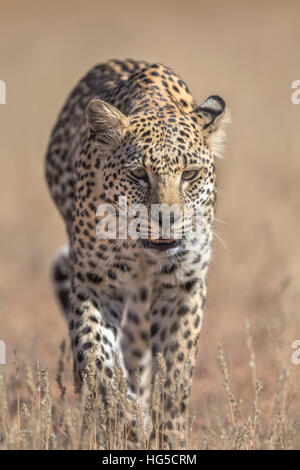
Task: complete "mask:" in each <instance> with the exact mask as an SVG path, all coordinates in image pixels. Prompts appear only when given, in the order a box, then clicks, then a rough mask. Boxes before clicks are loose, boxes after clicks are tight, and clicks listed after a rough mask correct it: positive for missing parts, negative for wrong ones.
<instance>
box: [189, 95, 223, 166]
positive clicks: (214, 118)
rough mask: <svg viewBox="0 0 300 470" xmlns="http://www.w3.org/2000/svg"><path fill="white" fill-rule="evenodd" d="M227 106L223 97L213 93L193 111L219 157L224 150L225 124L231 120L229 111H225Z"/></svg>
mask: <svg viewBox="0 0 300 470" xmlns="http://www.w3.org/2000/svg"><path fill="white" fill-rule="evenodd" d="M225 108H226V104H225V101H224V100H223V98H221V97H220V96H217V95H212V96H209V97H208V98H207V99H206V100H205V101H204V103H202V104H200V106H198V107H197V108H196V109H195V110H194V111H193V113H196V115H197V118H198V121H199V124H200V126H201V127H202V130H203V133H204V134H206V135H207V140H208V143H209V144H210V147H211V149H212V150H213V152H214V153H215V155H216V156H218V157H220V156H221V155H222V152H223V144H224V141H225V125H226V124H227V123H228V122H229V121H230V114H229V111H225Z"/></svg>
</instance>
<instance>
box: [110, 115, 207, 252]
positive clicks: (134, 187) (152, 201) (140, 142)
mask: <svg viewBox="0 0 300 470" xmlns="http://www.w3.org/2000/svg"><path fill="white" fill-rule="evenodd" d="M124 119H126V121H125V122H124V123H123V125H124V130H123V132H122V135H120V136H119V138H118V139H116V140H115V141H114V145H111V146H108V147H106V151H104V152H103V147H102V157H101V158H102V164H101V172H102V181H103V189H104V192H105V197H106V200H109V201H111V202H112V203H113V204H114V205H115V207H116V210H117V213H118V214H119V211H121V212H122V210H123V211H126V217H128V222H129V223H130V222H131V221H132V220H133V219H135V220H136V221H137V219H139V221H140V224H139V225H138V224H137V223H136V224H135V223H133V224H131V232H132V231H133V232H132V233H135V234H136V232H137V231H138V233H139V235H138V236H139V238H141V239H142V243H143V245H144V247H145V248H146V249H147V250H155V251H158V252H160V253H161V252H162V251H163V252H166V251H169V250H170V249H173V248H176V250H177V251H178V249H180V248H184V249H186V248H187V244H188V242H191V243H192V244H197V245H199V244H201V240H202V239H203V237H204V238H205V236H206V233H207V231H209V230H210V228H211V224H212V221H213V210H214V202H215V183H216V174H215V165H214V159H215V156H214V151H213V148H211V146H210V143H209V133H207V132H203V128H201V126H200V125H199V117H198V116H197V115H196V113H190V114H185V115H184V114H182V113H179V112H176V111H174V110H173V109H167V110H164V111H161V112H160V113H157V114H154V113H153V114H146V115H144V114H139V115H134V116H133V117H131V118H130V119H128V120H127V118H125V116H124ZM125 198H126V200H125ZM125 204H126V205H125ZM196 225H197V226H196ZM193 230H194V232H193ZM195 230H196V232H195ZM129 232H130V227H129V230H128V236H129V237H131V236H132V233H129ZM195 233H196V234H198V236H195ZM134 236H136V235H134ZM172 253H173V252H172V251H170V254H172Z"/></svg>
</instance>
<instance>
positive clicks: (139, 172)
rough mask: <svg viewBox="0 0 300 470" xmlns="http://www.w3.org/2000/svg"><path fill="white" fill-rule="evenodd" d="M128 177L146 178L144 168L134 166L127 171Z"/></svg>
mask: <svg viewBox="0 0 300 470" xmlns="http://www.w3.org/2000/svg"><path fill="white" fill-rule="evenodd" d="M129 177H131V178H133V179H135V180H146V179H147V173H146V170H144V168H135V169H134V170H131V171H130V172H129Z"/></svg>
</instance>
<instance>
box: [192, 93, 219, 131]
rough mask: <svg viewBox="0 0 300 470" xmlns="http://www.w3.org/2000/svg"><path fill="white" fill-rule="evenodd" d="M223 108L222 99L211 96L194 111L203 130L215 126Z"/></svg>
mask: <svg viewBox="0 0 300 470" xmlns="http://www.w3.org/2000/svg"><path fill="white" fill-rule="evenodd" d="M225 106H226V105H225V101H224V100H223V98H221V97H220V96H217V95H212V96H209V97H208V98H207V99H206V100H205V101H204V103H202V104H200V106H198V107H197V108H196V109H195V110H194V113H196V114H197V116H198V118H199V121H200V123H201V125H202V128H203V130H205V129H207V128H208V127H210V126H212V125H216V124H217V121H218V120H219V118H220V117H221V116H222V114H223V113H224V111H225Z"/></svg>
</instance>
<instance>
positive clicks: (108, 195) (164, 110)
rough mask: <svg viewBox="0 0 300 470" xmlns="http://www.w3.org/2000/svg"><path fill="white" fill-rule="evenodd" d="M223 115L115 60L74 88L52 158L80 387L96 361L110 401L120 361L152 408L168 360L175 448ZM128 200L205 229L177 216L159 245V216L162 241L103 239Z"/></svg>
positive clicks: (171, 79) (56, 275)
mask: <svg viewBox="0 0 300 470" xmlns="http://www.w3.org/2000/svg"><path fill="white" fill-rule="evenodd" d="M225 108H226V106H225V101H224V100H223V98H221V97H220V96H219V95H210V96H209V97H208V98H207V99H205V101H203V102H202V104H200V105H198V104H197V103H196V101H195V99H194V97H193V95H192V94H191V92H190V90H189V88H188V86H187V84H186V83H185V82H184V81H183V80H182V79H181V78H180V77H179V76H178V75H177V74H175V73H174V72H173V71H172V70H171V69H170V68H168V67H166V66H165V65H163V64H161V63H150V62H146V61H136V60H132V59H126V60H110V61H107V62H105V63H101V64H99V65H96V66H95V67H93V68H92V69H91V70H90V71H89V72H88V73H87V74H86V75H85V76H84V77H83V78H82V79H81V81H80V82H79V83H78V84H77V85H76V86H75V88H74V89H73V91H72V92H71V94H70V95H69V97H68V98H67V100H66V102H65V104H64V106H63V109H62V111H61V112H60V114H59V117H58V119H57V122H56V124H55V126H54V128H53V130H52V134H51V137H50V141H49V145H48V150H47V156H46V166H45V175H46V180H47V184H48V187H49V190H50V194H51V197H52V199H53V201H54V203H55V205H56V206H57V208H58V211H59V212H60V214H61V216H62V218H63V221H64V223H65V227H66V233H67V243H66V244H65V245H64V246H63V247H61V248H60V249H59V250H58V253H57V254H56V256H55V259H54V262H53V265H52V280H53V284H54V288H55V292H56V295H57V299H58V303H59V305H60V307H61V310H62V312H63V314H64V316H65V318H66V321H67V324H68V329H69V333H70V341H71V348H72V356H73V362H74V379H75V383H76V385H77V387H79V388H80V384H81V383H82V377H83V376H84V373H85V371H86V369H87V367H88V364H89V361H90V360H91V357H92V358H93V359H92V360H93V361H94V365H95V368H96V371H97V377H98V378H99V383H100V384H101V394H102V397H103V400H104V401H105V397H106V393H107V390H108V388H109V387H110V386H112V383H113V380H114V361H115V357H116V354H117V355H118V358H119V360H120V364H121V368H122V370H123V372H124V377H125V378H126V386H127V392H126V393H128V395H130V396H133V397H135V396H136V394H137V393H138V394H139V397H141V399H142V400H143V403H144V407H145V410H147V409H148V410H149V406H150V405H149V403H150V402H151V396H152V393H153V386H154V383H155V377H156V374H157V373H158V368H159V364H158V363H159V361H158V360H157V358H158V357H161V358H163V361H164V364H165V381H164V394H165V395H164V397H165V398H164V403H163V415H164V435H165V436H166V440H167V441H168V442H169V446H170V448H174V444H172V442H174V439H175V437H174V436H176V430H178V429H179V428H180V426H181V424H182V422H183V421H184V419H185V418H184V416H185V415H186V411H187V409H188V406H189V397H190V393H191V384H192V378H193V375H194V369H195V360H196V353H197V349H198V343H199V338H200V331H201V326H202V322H203V311H204V307H205V301H206V291H207V287H206V286H207V271H208V266H209V262H210V258H211V251H212V245H213V239H214V218H215V215H214V214H215V205H216V194H217V189H216V158H217V157H220V156H222V153H223V148H224V139H225V124H226V122H228V111H227V109H225ZM122 198H126V208H125V212H126V210H127V212H128V214H129V213H130V211H131V209H132V208H133V207H134V206H136V205H139V206H143V207H145V208H146V209H148V210H151V207H152V206H154V205H164V206H165V207H168V208H170V207H173V205H176V207H179V208H181V209H184V208H185V207H189V208H190V211H191V209H195V208H198V209H200V212H201V218H200V221H201V222H200V230H198V232H194V231H193V230H192V228H193V224H192V223H191V220H190V221H189V219H188V217H187V220H186V222H190V225H189V229H188V230H187V231H185V232H184V233H181V236H179V237H175V232H176V230H178V227H179V226H182V220H180V222H179V223H178V218H177V216H174V214H173V213H171V214H170V217H169V222H170V227H171V229H172V228H173V231H172V233H171V234H169V235H168V237H162V225H163V223H164V221H165V218H166V216H165V214H162V213H161V212H159V214H158V216H157V214H156V217H154V222H153V224H154V225H155V227H156V228H157V230H158V235H157V236H156V237H153V236H152V232H150V229H149V223H148V222H149V220H148V219H147V220H146V221H145V219H144V222H145V224H144V229H145V230H143V233H144V234H145V232H146V235H145V236H144V237H140V236H136V234H135V236H134V237H130V236H129V235H128V234H127V235H128V236H127V237H125V238H121V237H119V238H118V237H117V238H116V237H111V234H109V236H107V237H105V236H104V235H105V234H103V233H101V234H100V235H101V236H99V224H100V219H101V217H99V213H98V210H99V207H103V205H104V206H105V207H107V206H108V205H109V206H110V207H111V208H113V209H114V210H115V212H114V217H115V218H116V223H117V224H118V223H120V224H121V216H120V210H121V207H120V206H119V205H118V204H119V202H120V200H121V199H122ZM136 217H137V215H136V214H135V216H130V217H129V218H130V221H131V222H132V221H134V220H136ZM102 220H103V219H102ZM100 225H101V224H100ZM137 232H138V230H137ZM176 233H177V232H176ZM92 352H93V355H92ZM137 374H139V377H140V380H139V383H138V384H137ZM178 383H181V384H182V385H181V394H180V399H179V400H178V397H177V398H175V397H174V389H175V388H176V386H177V385H178ZM174 387H175V388H174ZM178 423H179V424H178ZM172 446H173V447H172Z"/></svg>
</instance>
